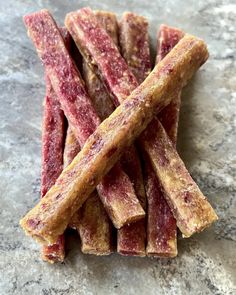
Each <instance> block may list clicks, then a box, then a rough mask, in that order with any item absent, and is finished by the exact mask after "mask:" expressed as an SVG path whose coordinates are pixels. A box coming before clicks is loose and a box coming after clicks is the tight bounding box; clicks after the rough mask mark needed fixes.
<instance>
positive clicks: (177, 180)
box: [65, 8, 217, 237]
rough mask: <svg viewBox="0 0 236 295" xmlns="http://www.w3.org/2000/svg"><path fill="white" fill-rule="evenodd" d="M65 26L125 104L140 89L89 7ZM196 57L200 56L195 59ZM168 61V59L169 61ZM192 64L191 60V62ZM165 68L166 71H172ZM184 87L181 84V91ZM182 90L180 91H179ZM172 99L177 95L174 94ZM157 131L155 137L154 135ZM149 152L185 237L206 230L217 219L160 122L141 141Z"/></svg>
mask: <svg viewBox="0 0 236 295" xmlns="http://www.w3.org/2000/svg"><path fill="white" fill-rule="evenodd" d="M65 24H66V27H67V29H68V30H69V31H70V33H71V35H72V37H73V39H74V41H75V43H76V45H77V46H78V48H79V49H80V51H81V53H82V55H83V57H84V58H85V59H86V60H87V61H88V62H89V63H90V65H91V67H94V65H95V64H96V67H94V70H95V71H96V72H97V73H98V74H99V75H100V77H101V79H103V80H104V83H105V85H106V86H107V88H108V89H109V90H110V92H111V94H112V95H113V99H114V102H115V103H116V104H119V103H122V102H123V101H124V100H125V99H126V98H127V96H129V94H130V93H131V91H132V90H133V89H134V88H136V87H137V85H138V84H137V80H136V79H135V77H134V75H133V74H132V72H131V71H130V70H129V68H128V66H127V64H126V63H125V61H124V59H123V58H122V57H121V55H120V53H119V51H118V49H117V47H116V46H115V44H114V43H113V42H112V39H111V38H110V36H109V35H108V34H107V33H106V31H105V30H104V29H103V28H102V27H101V26H100V24H99V22H98V21H97V19H96V17H95V15H94V14H93V12H92V10H91V9H90V8H83V9H80V10H79V11H77V12H71V13H69V14H67V16H66V20H65ZM196 58H197V57H196ZM168 59H169V58H167V59H165V60H166V61H167V60H168ZM190 62H191V63H192V62H193V61H192V60H191V61H190ZM169 67H170V65H168V64H167V65H166V72H168V74H170V71H172V69H170V68H169ZM181 87H183V85H180V84H179V89H181ZM178 91H179V90H178ZM171 95H172V96H171V97H170V98H169V99H170V100H171V99H172V98H173V96H175V94H174V93H172V94H171ZM159 109H160V107H159ZM154 130H155V131H156V134H153V132H154ZM139 142H140V145H141V147H142V148H143V149H144V150H145V152H147V154H148V157H149V158H150V160H151V163H152V166H153V168H154V171H155V173H156V175H157V176H158V179H159V181H160V184H161V187H162V188H163V190H164V195H165V198H166V199H167V202H168V204H169V206H170V207H171V210H172V212H173V214H174V216H175V218H176V219H177V225H178V227H179V228H180V230H181V231H182V233H183V235H184V236H185V237H189V236H191V235H192V234H194V233H195V232H199V231H201V230H203V229H204V228H205V227H207V226H209V225H210V224H211V223H212V222H213V221H215V220H216V219H217V216H216V214H215V212H214V210H213V209H212V207H211V206H210V204H209V203H208V202H207V200H206V198H205V197H204V196H203V194H202V192H201V191H200V189H199V188H198V186H197V184H196V183H195V182H194V180H193V179H192V178H191V176H190V175H189V173H188V171H187V169H186V167H185V165H184V163H183V161H182V160H181V159H180V157H179V155H178V154H177V152H176V150H175V149H174V146H173V144H172V143H171V141H170V139H169V138H168V135H167V134H166V132H165V130H164V128H163V126H162V125H161V123H160V122H159V121H158V120H157V119H154V120H153V122H152V123H151V124H150V126H148V128H147V129H146V130H145V132H143V134H142V135H141V137H140V138H139Z"/></svg>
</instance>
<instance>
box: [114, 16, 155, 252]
mask: <svg viewBox="0 0 236 295" xmlns="http://www.w3.org/2000/svg"><path fill="white" fill-rule="evenodd" d="M119 30H120V32H119V37H120V45H121V52H122V54H123V56H124V58H125V60H126V62H127V64H128V65H129V68H130V69H131V71H132V72H133V74H134V75H135V77H136V79H137V81H138V83H141V82H143V80H144V79H145V78H146V77H147V76H148V74H149V73H150V72H151V61H150V49H149V37H148V22H147V20H146V19H145V18H144V17H142V16H138V15H135V14H133V13H129V12H127V13H124V14H123V17H122V19H121V21H120V24H119ZM129 158H131V160H132V156H131V157H127V160H128V159H129ZM134 170H135V171H136V169H134ZM142 199H143V200H142V204H143V208H145V209H146V196H145V192H144V194H143V198H142ZM145 225H146V223H145V220H140V221H137V222H135V223H132V224H129V225H125V226H124V227H122V228H121V229H120V230H119V231H118V235H117V251H118V252H119V253H121V254H123V255H136V256H145V252H146V251H145V246H146V229H145Z"/></svg>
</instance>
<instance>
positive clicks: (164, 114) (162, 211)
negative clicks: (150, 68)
mask: <svg viewBox="0 0 236 295" xmlns="http://www.w3.org/2000/svg"><path fill="white" fill-rule="evenodd" d="M183 36H184V33H183V32H182V31H180V30H178V29H176V28H171V27H167V26H164V25H162V26H161V28H160V33H159V36H158V55H157V61H156V62H159V61H160V60H162V59H163V58H164V57H165V56H166V55H167V54H168V53H169V52H170V50H171V49H172V48H173V47H174V46H175V45H176V44H177V43H178V42H179V40H180V39H181V38H182V37H183ZM180 95H181V93H180V92H179V93H177V94H176V96H175V97H174V98H173V99H172V101H171V103H170V104H169V105H168V106H167V107H165V108H164V109H163V110H162V111H161V112H160V113H159V114H158V118H159V119H160V121H162V124H163V127H164V128H165V130H166V132H167V134H168V135H169V137H170V139H171V140H172V142H173V143H174V145H175V143H176V139H177V128H178V118H179V108H180ZM145 176H146V177H145V180H146V181H145V188H146V193H147V200H148V217H147V220H148V223H147V249H146V251H147V255H148V256H156V257H175V256H176V255H177V230H176V221H175V219H174V217H173V214H172V212H171V210H170V207H169V205H168V204H167V202H166V200H165V198H164V196H163V193H162V190H161V187H160V184H159V181H158V179H157V177H156V175H155V172H154V170H153V168H152V165H151V163H150V160H149V159H148V157H146V160H145Z"/></svg>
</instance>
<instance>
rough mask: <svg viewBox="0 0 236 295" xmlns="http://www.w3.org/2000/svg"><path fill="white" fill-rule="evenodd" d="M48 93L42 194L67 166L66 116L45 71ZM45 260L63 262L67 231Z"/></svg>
mask: <svg viewBox="0 0 236 295" xmlns="http://www.w3.org/2000/svg"><path fill="white" fill-rule="evenodd" d="M60 32H61V34H62V37H63V40H64V43H65V46H66V47H67V49H68V50H70V45H71V36H70V34H69V33H68V31H67V29H66V28H60ZM45 82H46V97H45V102H44V115H43V128H42V129H43V132H42V172H41V197H43V196H44V195H45V194H46V192H47V191H48V190H49V188H51V186H52V185H53V184H54V183H55V182H56V180H57V178H58V176H59V175H60V174H61V172H62V169H63V149H64V139H65V116H64V113H63V111H62V110H61V106H60V103H59V102H58V100H57V96H56V94H55V92H54V90H53V88H52V84H51V81H50V80H49V78H48V77H47V75H45ZM41 256H42V259H43V260H44V261H47V262H50V263H54V262H62V261H63V260H64V258H65V238H64V235H61V236H60V237H58V239H57V242H56V243H55V244H53V245H49V246H43V247H42V252H41Z"/></svg>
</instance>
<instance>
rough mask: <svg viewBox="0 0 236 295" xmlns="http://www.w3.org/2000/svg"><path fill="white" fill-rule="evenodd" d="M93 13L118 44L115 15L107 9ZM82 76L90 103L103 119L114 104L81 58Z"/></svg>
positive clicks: (97, 78) (108, 114) (113, 107)
mask: <svg viewBox="0 0 236 295" xmlns="http://www.w3.org/2000/svg"><path fill="white" fill-rule="evenodd" d="M95 15H96V17H97V19H98V21H99V22H100V24H101V25H102V27H103V28H104V29H105V30H106V31H107V33H108V34H109V35H110V36H111V38H112V40H113V42H114V43H115V44H116V46H118V26H117V20H116V15H115V14H114V13H111V12H107V11H96V12H95ZM83 78H84V80H85V84H86V86H87V91H88V94H89V96H90V98H91V100H92V103H93V105H94V107H95V110H96V111H97V114H98V115H99V117H100V119H101V120H102V121H103V120H105V119H106V118H107V117H109V116H110V114H111V113H112V112H113V111H114V109H115V106H114V104H113V102H112V100H111V97H110V94H109V93H108V91H107V90H106V88H105V86H104V85H103V83H102V82H101V80H100V78H99V77H98V76H97V75H96V74H95V73H94V71H93V70H92V69H91V68H90V67H89V65H88V63H87V62H86V61H85V60H83Z"/></svg>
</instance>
